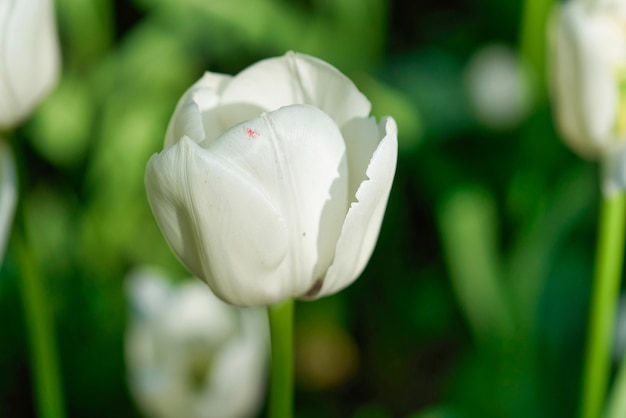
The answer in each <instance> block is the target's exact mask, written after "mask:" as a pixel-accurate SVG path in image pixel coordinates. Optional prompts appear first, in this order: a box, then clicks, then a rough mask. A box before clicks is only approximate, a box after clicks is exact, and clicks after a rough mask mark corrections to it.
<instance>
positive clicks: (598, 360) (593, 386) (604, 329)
mask: <svg viewBox="0 0 626 418" xmlns="http://www.w3.org/2000/svg"><path fill="white" fill-rule="evenodd" d="M625 215H626V194H625V193H624V192H621V191H620V192H618V193H615V194H612V195H604V196H603V198H602V205H601V208H600V223H599V235H598V253H597V256H596V271H595V277H594V282H593V293H592V299H591V313H590V319H589V331H588V336H587V347H586V359H585V368H584V370H583V381H582V385H583V395H582V406H581V416H582V417H583V418H598V417H600V416H601V412H602V405H603V403H604V400H605V396H606V390H607V386H608V378H609V374H610V351H611V344H612V335H613V327H614V321H615V309H616V307H617V299H618V295H619V286H620V279H621V269H622V260H623V254H624V227H625Z"/></svg>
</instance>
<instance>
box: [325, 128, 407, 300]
mask: <svg viewBox="0 0 626 418" xmlns="http://www.w3.org/2000/svg"><path fill="white" fill-rule="evenodd" d="M380 136H383V139H382V140H381V141H380V144H379V145H378V147H377V148H376V151H375V152H374V154H373V156H372V159H371V161H370V163H369V166H368V168H367V177H368V180H365V181H364V182H363V183H362V184H361V186H360V187H359V189H358V191H357V193H356V197H357V200H358V201H357V202H355V203H353V204H352V206H351V207H350V210H349V211H348V214H347V216H346V219H345V222H344V225H343V229H342V231H341V235H340V237H339V241H338V243H337V249H336V250H335V259H334V260H333V263H332V265H331V266H330V268H329V269H328V273H327V274H326V277H325V278H324V282H323V285H322V288H321V290H320V292H319V294H318V295H317V296H323V295H328V294H332V293H335V292H337V291H339V290H341V289H343V288H344V287H346V286H348V285H349V284H351V283H352V282H353V281H354V280H355V279H356V278H357V277H358V276H359V275H360V274H361V272H362V271H363V269H364V268H365V266H366V265H367V262H368V261H369V258H370V256H371V254H372V251H374V247H375V245H376V240H377V238H378V233H379V232H380V226H381V224H382V220H383V215H384V213H385V207H386V206H387V200H388V198H389V193H390V191H391V185H392V183H393V178H394V175H395V171H396V160H397V156H398V139H397V137H398V128H397V126H396V123H395V121H394V120H393V118H391V117H387V118H383V120H381V122H380Z"/></svg>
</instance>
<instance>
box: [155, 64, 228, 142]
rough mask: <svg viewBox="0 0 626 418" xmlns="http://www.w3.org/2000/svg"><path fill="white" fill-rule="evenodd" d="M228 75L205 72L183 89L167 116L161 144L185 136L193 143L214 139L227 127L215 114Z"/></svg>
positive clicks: (176, 140) (175, 140) (178, 139)
mask: <svg viewBox="0 0 626 418" xmlns="http://www.w3.org/2000/svg"><path fill="white" fill-rule="evenodd" d="M231 78H232V77H231V76H229V75H224V74H217V73H209V72H207V73H205V74H204V75H203V76H202V78H200V80H198V81H197V82H196V83H195V84H194V85H193V86H191V87H190V88H189V89H188V90H187V91H186V92H185V94H184V95H183V97H181V99H180V100H179V101H178V104H177V105H176V110H175V111H174V114H173V115H172V118H171V119H170V123H169V126H168V127H167V133H166V135H165V145H164V147H169V146H170V145H173V144H175V143H176V142H178V141H180V140H181V139H182V138H183V137H184V136H187V137H189V138H191V139H193V140H194V141H196V142H201V141H203V140H205V139H209V140H213V139H215V138H217V137H218V136H219V135H220V134H221V133H222V132H224V131H225V130H226V128H225V127H223V126H222V123H221V121H220V120H219V118H218V117H217V110H216V107H217V106H218V104H219V96H220V94H221V92H222V90H223V89H224V87H225V86H226V84H228V82H229V80H230V79H231Z"/></svg>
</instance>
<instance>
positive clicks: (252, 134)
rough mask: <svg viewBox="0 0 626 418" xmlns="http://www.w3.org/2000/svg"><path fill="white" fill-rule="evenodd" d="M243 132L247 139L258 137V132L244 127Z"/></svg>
mask: <svg viewBox="0 0 626 418" xmlns="http://www.w3.org/2000/svg"><path fill="white" fill-rule="evenodd" d="M243 130H244V131H245V132H246V135H248V138H251V139H254V138H256V137H257V136H259V131H256V130H254V129H252V128H248V127H245V126H244V127H243Z"/></svg>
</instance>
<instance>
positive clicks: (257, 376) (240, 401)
mask: <svg viewBox="0 0 626 418" xmlns="http://www.w3.org/2000/svg"><path fill="white" fill-rule="evenodd" d="M239 313H240V316H241V327H242V329H241V335H240V336H239V338H233V339H231V340H230V341H229V342H228V344H226V345H225V346H223V348H222V349H221V350H220V351H219V352H218V353H217V356H216V357H215V361H214V367H213V370H212V372H211V376H210V378H209V379H208V382H207V388H206V391H204V393H202V394H200V395H199V397H198V398H199V399H198V402H197V404H196V407H195V411H196V414H195V415H194V416H197V417H218V416H219V417H220V418H221V417H223V418H242V417H251V416H255V414H256V413H257V411H258V409H259V406H260V404H261V401H262V395H263V392H264V390H263V389H264V386H265V380H266V379H265V374H266V369H267V363H268V353H269V347H268V345H269V344H268V334H269V330H268V325H267V316H266V315H265V312H264V311H263V310H261V309H242V310H240V311H239ZM233 399H237V401H236V402H233Z"/></svg>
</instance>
